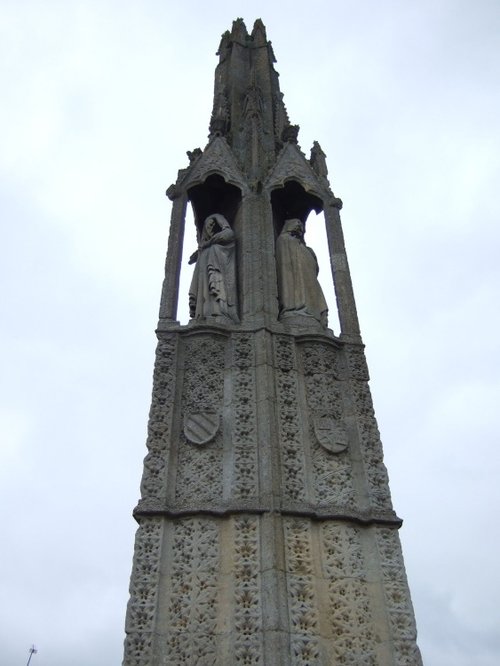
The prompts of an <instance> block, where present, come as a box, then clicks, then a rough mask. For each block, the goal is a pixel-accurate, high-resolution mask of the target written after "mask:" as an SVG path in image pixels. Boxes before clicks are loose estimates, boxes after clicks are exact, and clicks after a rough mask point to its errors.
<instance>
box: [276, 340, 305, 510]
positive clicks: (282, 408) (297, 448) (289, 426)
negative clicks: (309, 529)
mask: <svg viewBox="0 0 500 666" xmlns="http://www.w3.org/2000/svg"><path fill="white" fill-rule="evenodd" d="M274 349H275V358H276V373H275V376H276V389H277V399H278V404H277V410H278V431H279V441H280V454H281V473H282V488H283V500H284V501H287V500H289V501H290V500H291V501H293V502H298V501H301V500H305V499H306V473H305V453H304V444H303V437H302V429H301V420H300V410H299V391H298V380H297V362H296V358H295V341H294V339H293V338H289V337H286V336H276V337H275V338H274Z"/></svg>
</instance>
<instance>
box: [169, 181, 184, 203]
mask: <svg viewBox="0 0 500 666" xmlns="http://www.w3.org/2000/svg"><path fill="white" fill-rule="evenodd" d="M180 193H181V191H180V189H179V188H178V187H177V185H174V184H173V183H172V185H170V186H169V187H168V188H167V191H166V192H165V194H166V195H167V197H168V198H169V199H170V201H173V200H174V199H177V197H178V196H180Z"/></svg>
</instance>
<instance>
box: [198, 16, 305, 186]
mask: <svg viewBox="0 0 500 666" xmlns="http://www.w3.org/2000/svg"><path fill="white" fill-rule="evenodd" d="M217 53H218V55H219V58H220V60H219V65H218V67H217V70H216V72H215V89H214V110H213V113H212V121H211V123H210V136H213V135H214V134H215V133H216V131H217V130H215V129H214V119H215V118H219V117H220V116H221V111H220V108H221V100H224V102H223V105H225V104H226V103H227V117H226V115H224V118H225V123H221V124H224V127H225V131H223V132H220V133H223V134H224V135H225V136H226V139H227V141H228V143H229V145H230V146H231V148H232V149H233V152H234V153H235V155H236V157H237V159H238V162H239V163H240V165H241V167H242V168H243V169H244V171H245V172H246V173H249V174H251V175H252V177H253V178H256V179H259V178H260V179H261V178H263V176H264V175H265V172H266V171H267V169H268V168H269V167H270V166H271V164H272V162H273V160H274V159H275V157H276V154H277V151H279V149H280V147H281V144H282V141H283V136H282V135H283V131H284V130H285V128H287V127H288V125H289V121H288V115H287V112H286V109H285V105H284V103H283V95H282V93H281V92H280V88H279V82H278V74H277V72H276V71H275V69H274V62H275V57H274V52H273V49H272V46H271V42H269V41H268V40H267V36H266V29H265V27H264V24H263V23H262V21H261V20H260V19H257V21H255V24H254V27H253V30H252V32H251V34H248V32H247V29H246V26H245V23H244V22H243V20H242V19H237V20H236V21H234V23H233V27H232V30H231V32H226V33H224V34H223V36H222V39H221V42H220V45H219V50H218V52H217ZM242 100H243V104H242ZM225 113H226V112H225V111H224V114H225ZM295 139H296V136H295ZM285 140H287V139H285Z"/></svg>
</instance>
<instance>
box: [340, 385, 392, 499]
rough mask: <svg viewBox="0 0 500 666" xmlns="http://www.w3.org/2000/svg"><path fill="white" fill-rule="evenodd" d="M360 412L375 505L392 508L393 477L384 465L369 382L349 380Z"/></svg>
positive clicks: (366, 470)
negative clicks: (390, 488)
mask: <svg viewBox="0 0 500 666" xmlns="http://www.w3.org/2000/svg"><path fill="white" fill-rule="evenodd" d="M349 385H350V391H351V396H352V398H353V401H354V406H355V411H356V416H357V419H356V422H357V427H358V432H359V438H360V448H361V457H362V461H363V466H364V473H365V476H366V483H367V485H368V490H369V494H370V501H371V504H372V507H373V508H374V509H376V510H381V511H391V510H392V501H391V495H390V491H389V478H388V475H387V469H386V467H385V465H384V454H383V450H382V442H381V441H380V433H379V430H378V426H377V421H376V419H375V412H374V410H373V403H372V398H371V393H370V388H369V386H368V384H367V382H366V381H351V382H349Z"/></svg>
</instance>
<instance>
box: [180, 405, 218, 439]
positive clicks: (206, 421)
mask: <svg viewBox="0 0 500 666" xmlns="http://www.w3.org/2000/svg"><path fill="white" fill-rule="evenodd" d="M219 421H220V419H219V415H218V414H216V413H215V412H210V411H204V412H188V413H187V414H186V415H185V416H184V435H185V437H186V439H187V441H188V442H191V444H197V445H198V446H203V445H205V444H208V443H209V442H211V441H212V440H213V438H214V437H215V435H216V434H217V432H218V430H219Z"/></svg>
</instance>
